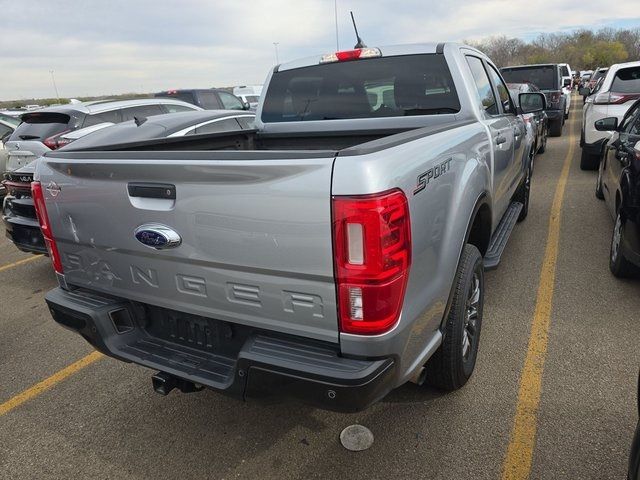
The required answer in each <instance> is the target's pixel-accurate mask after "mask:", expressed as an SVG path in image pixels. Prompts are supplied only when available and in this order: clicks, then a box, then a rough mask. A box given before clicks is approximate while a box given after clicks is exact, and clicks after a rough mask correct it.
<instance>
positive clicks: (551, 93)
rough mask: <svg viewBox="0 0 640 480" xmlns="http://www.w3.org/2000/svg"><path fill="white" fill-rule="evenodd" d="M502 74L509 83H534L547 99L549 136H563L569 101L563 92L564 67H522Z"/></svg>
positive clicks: (546, 110) (550, 65) (541, 65)
mask: <svg viewBox="0 0 640 480" xmlns="http://www.w3.org/2000/svg"><path fill="white" fill-rule="evenodd" d="M500 72H501V73H502V76H503V77H504V79H505V81H506V82H507V83H532V84H533V85H535V86H536V87H538V88H539V89H540V91H541V92H542V93H544V95H545V97H547V108H546V109H545V112H546V113H547V117H548V118H549V134H550V135H551V136H552V137H559V136H560V135H562V127H563V126H564V121H565V117H566V115H565V113H566V111H567V104H566V102H567V100H566V98H565V95H564V93H563V91H562V87H563V84H562V67H561V65H559V64H557V63H547V64H539V65H520V66H517V67H505V68H501V69H500Z"/></svg>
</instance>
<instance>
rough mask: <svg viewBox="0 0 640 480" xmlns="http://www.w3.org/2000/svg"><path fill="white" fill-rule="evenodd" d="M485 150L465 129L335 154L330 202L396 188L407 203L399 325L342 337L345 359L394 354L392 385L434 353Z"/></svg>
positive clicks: (484, 190) (480, 129)
mask: <svg viewBox="0 0 640 480" xmlns="http://www.w3.org/2000/svg"><path fill="white" fill-rule="evenodd" d="M365 146H366V144H365ZM490 148H491V146H490V143H489V141H488V136H487V133H486V130H485V127H484V126H483V125H482V124H480V123H479V122H469V123H468V124H466V125H465V126H461V127H457V128H455V127H453V128H451V129H449V130H446V131H441V132H439V133H435V134H432V135H428V136H425V137H423V138H419V139H416V140H413V141H410V142H406V143H403V144H400V145H397V146H394V147H391V148H385V149H381V150H379V151H376V152H371V153H367V154H366V155H353V156H349V155H340V156H338V158H337V159H336V161H335V164H334V175H333V189H332V194H333V195H360V194H370V193H376V192H382V191H385V190H389V189H392V188H400V189H402V190H403V192H404V193H405V195H406V197H407V199H408V201H409V208H410V216H411V236H412V262H411V271H410V276H409V281H408V285H407V292H406V295H405V299H404V305H403V310H402V313H401V316H400V320H399V322H398V324H397V325H396V327H395V328H394V329H393V330H392V331H390V332H388V333H386V334H384V335H379V336H375V337H361V336H357V335H350V334H341V335H340V342H341V349H342V351H343V352H344V353H350V354H357V355H366V356H383V355H393V354H399V355H400V364H401V365H400V367H401V375H402V376H403V378H402V379H401V380H400V381H399V382H398V383H402V381H404V380H406V377H408V376H409V374H410V372H411V371H413V370H414V369H416V368H419V366H420V365H422V363H424V360H425V357H427V358H428V356H429V355H430V354H431V353H432V351H431V350H432V349H433V348H434V346H435V347H437V346H438V344H437V343H435V345H434V340H437V339H439V327H440V325H441V322H442V320H443V316H444V313H445V310H446V307H447V302H448V298H449V294H450V291H451V287H452V285H453V280H454V276H455V273H456V268H457V264H458V260H459V257H460V253H461V251H462V247H463V244H464V240H465V236H466V232H467V227H468V225H469V221H470V218H471V215H472V213H473V209H474V207H475V204H476V202H477V201H478V198H479V197H480V196H481V195H482V194H486V195H487V196H489V195H490V194H489V193H488V192H490V191H491V188H490V171H489V168H490V167H489V165H490V162H491V160H490ZM443 165H444V167H443ZM435 168H439V169H440V170H441V172H442V171H443V168H444V173H440V174H439V175H437V178H436V175H435V174H434V176H433V178H431V179H430V180H429V182H428V183H427V184H426V185H425V188H424V189H422V190H420V191H417V192H416V193H415V194H414V191H416V190H417V187H418V177H420V176H421V175H423V174H424V173H425V172H428V171H430V170H431V169H435ZM488 200H490V199H489V198H488Z"/></svg>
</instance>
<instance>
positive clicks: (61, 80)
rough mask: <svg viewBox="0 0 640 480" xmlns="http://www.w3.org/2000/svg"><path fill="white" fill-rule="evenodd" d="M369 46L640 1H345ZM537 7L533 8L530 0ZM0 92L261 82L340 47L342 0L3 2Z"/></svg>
mask: <svg viewBox="0 0 640 480" xmlns="http://www.w3.org/2000/svg"><path fill="white" fill-rule="evenodd" d="M337 3H338V29H339V43H340V47H341V48H351V47H352V46H353V44H354V43H355V42H354V35H353V31H352V27H351V24H350V19H349V10H353V11H354V13H355V15H356V20H357V22H358V29H359V31H360V34H361V36H362V37H363V39H364V41H365V42H366V43H367V44H368V45H370V46H375V45H389V44H396V43H412V42H428V41H444V40H455V41H460V40H462V39H477V38H481V37H485V36H488V35H496V34H504V35H508V36H516V37H521V38H524V39H530V38H533V37H535V36H536V35H537V34H538V33H541V32H560V31H569V30H573V29H576V28H580V27H587V28H600V27H605V26H613V27H637V26H640V10H638V0H618V1H616V2H615V8H610V7H609V6H608V4H607V3H606V2H603V1H602V0H581V1H580V2H570V1H567V0H535V1H531V0H448V1H445V2H442V1H435V0H393V1H390V0H386V1H384V0H337ZM533 5H535V8H534V7H532V6H533ZM0 18H1V19H2V20H1V25H2V26H1V29H2V30H1V33H0V52H1V53H0V75H1V76H0V100H10V99H19V98H31V97H36V98H37V97H47V96H49V97H53V96H55V91H54V88H53V84H52V81H51V74H50V71H51V70H53V71H54V75H55V80H56V82H57V85H58V90H59V92H60V96H62V97H73V96H84V95H101V94H115V93H124V92H152V91H159V90H165V89H168V88H202V87H213V86H231V85H238V84H260V83H262V82H263V80H264V78H265V76H266V74H267V71H268V69H269V68H270V67H271V66H273V64H274V63H275V48H274V45H273V42H279V45H278V53H279V59H280V61H281V62H283V61H287V60H292V59H295V58H298V57H303V56H307V55H314V54H319V53H325V52H330V51H334V50H335V47H336V36H335V21H334V0H295V1H291V0H289V1H287V0H245V1H238V0H235V1H222V0H216V1H213V0H209V1H206V0H180V1H177V0H173V1H170V2H169V1H165V0H127V1H123V0H83V1H80V0H23V1H18V0H0Z"/></svg>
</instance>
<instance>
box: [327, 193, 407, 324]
mask: <svg viewBox="0 0 640 480" xmlns="http://www.w3.org/2000/svg"><path fill="white" fill-rule="evenodd" d="M333 235H334V249H335V252H334V253H335V269H336V282H337V290H338V315H339V319H340V330H341V331H342V332H345V333H354V334H361V335H377V334H381V333H385V332H387V331H389V330H390V329H391V328H393V326H394V325H395V324H396V323H397V321H398V318H399V317H400V312H401V311H402V304H403V300H404V293H405V289H406V286H407V280H408V278H409V267H410V265H411V226H410V221H409V204H408V202H407V198H406V197H405V195H404V193H403V192H402V191H401V190H397V189H396V190H391V191H388V192H383V193H380V194H375V195H364V196H353V197H341V196H336V197H333Z"/></svg>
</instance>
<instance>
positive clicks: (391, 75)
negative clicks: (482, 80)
mask: <svg viewBox="0 0 640 480" xmlns="http://www.w3.org/2000/svg"><path fill="white" fill-rule="evenodd" d="M262 108H263V109H262V121H263V122H265V123H268V122H295V121H308V120H335V119H347V118H375V117H392V116H406V115H435V114H442V113H456V112H458V111H460V101H459V99H458V94H457V93H456V89H455V86H454V84H453V79H452V78H451V73H450V72H449V68H448V67H447V63H446V60H445V58H444V56H443V55H436V54H430V55H405V56H397V57H382V58H373V59H368V60H356V61H352V62H336V63H328V64H321V65H314V66H311V67H303V68H296V69H293V70H285V71H283V72H279V73H275V74H274V75H273V77H272V79H271V82H270V84H269V89H268V92H267V94H266V96H265V100H264V105H263V107H262Z"/></svg>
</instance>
